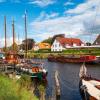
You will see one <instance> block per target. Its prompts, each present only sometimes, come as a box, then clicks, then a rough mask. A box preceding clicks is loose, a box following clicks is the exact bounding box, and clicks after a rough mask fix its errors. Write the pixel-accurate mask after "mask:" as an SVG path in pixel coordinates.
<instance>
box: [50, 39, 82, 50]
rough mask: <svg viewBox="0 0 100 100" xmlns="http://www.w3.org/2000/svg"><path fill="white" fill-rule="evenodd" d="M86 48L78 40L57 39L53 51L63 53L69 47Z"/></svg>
mask: <svg viewBox="0 0 100 100" xmlns="http://www.w3.org/2000/svg"><path fill="white" fill-rule="evenodd" d="M78 46H84V43H83V42H82V41H81V40H80V39H77V38H56V39H55V40H54V42H53V44H52V46H51V51H62V50H64V49H67V48H69V47H78Z"/></svg>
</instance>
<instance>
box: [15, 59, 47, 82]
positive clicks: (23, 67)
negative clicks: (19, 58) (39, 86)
mask: <svg viewBox="0 0 100 100" xmlns="http://www.w3.org/2000/svg"><path fill="white" fill-rule="evenodd" d="M16 68H17V71H18V72H22V73H25V74H28V75H30V76H31V77H32V78H38V79H40V80H45V79H46V76H47V70H46V69H45V68H44V67H43V63H41V62H33V61H32V60H27V61H24V62H23V63H21V64H18V65H17V67H16Z"/></svg>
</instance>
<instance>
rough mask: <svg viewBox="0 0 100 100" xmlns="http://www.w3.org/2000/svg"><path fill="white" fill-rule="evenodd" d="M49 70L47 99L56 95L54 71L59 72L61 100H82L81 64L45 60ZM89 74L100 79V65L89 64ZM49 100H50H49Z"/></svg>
mask: <svg viewBox="0 0 100 100" xmlns="http://www.w3.org/2000/svg"><path fill="white" fill-rule="evenodd" d="M43 62H44V64H45V65H44V66H45V68H47V69H48V76H47V79H48V87H47V97H48V96H53V95H54V91H53V90H54V71H55V70H58V72H59V78H60V85H61V100H81V96H80V94H79V70H80V66H81V64H72V63H66V64H63V63H55V62H48V61H47V60H43ZM86 66H87V71H88V74H91V75H92V76H93V77H95V78H98V79H100V65H93V64H91V65H89V64H87V65H86ZM47 100H48V99H47Z"/></svg>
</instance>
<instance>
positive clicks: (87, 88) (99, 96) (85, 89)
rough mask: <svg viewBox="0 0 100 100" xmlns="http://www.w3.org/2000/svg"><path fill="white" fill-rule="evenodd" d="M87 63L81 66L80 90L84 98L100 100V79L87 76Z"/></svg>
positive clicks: (86, 99) (83, 99) (85, 99)
mask: <svg viewBox="0 0 100 100" xmlns="http://www.w3.org/2000/svg"><path fill="white" fill-rule="evenodd" d="M86 73H87V69H86V67H85V64H83V65H82V67H81V68H80V74H79V76H80V82H79V90H80V94H81V97H82V100H100V80H99V79H96V78H93V77H91V76H87V75H86Z"/></svg>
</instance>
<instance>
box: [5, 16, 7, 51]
mask: <svg viewBox="0 0 100 100" xmlns="http://www.w3.org/2000/svg"><path fill="white" fill-rule="evenodd" d="M4 30H5V52H6V51H7V40H6V38H7V34H6V32H7V31H6V16H4Z"/></svg>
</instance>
